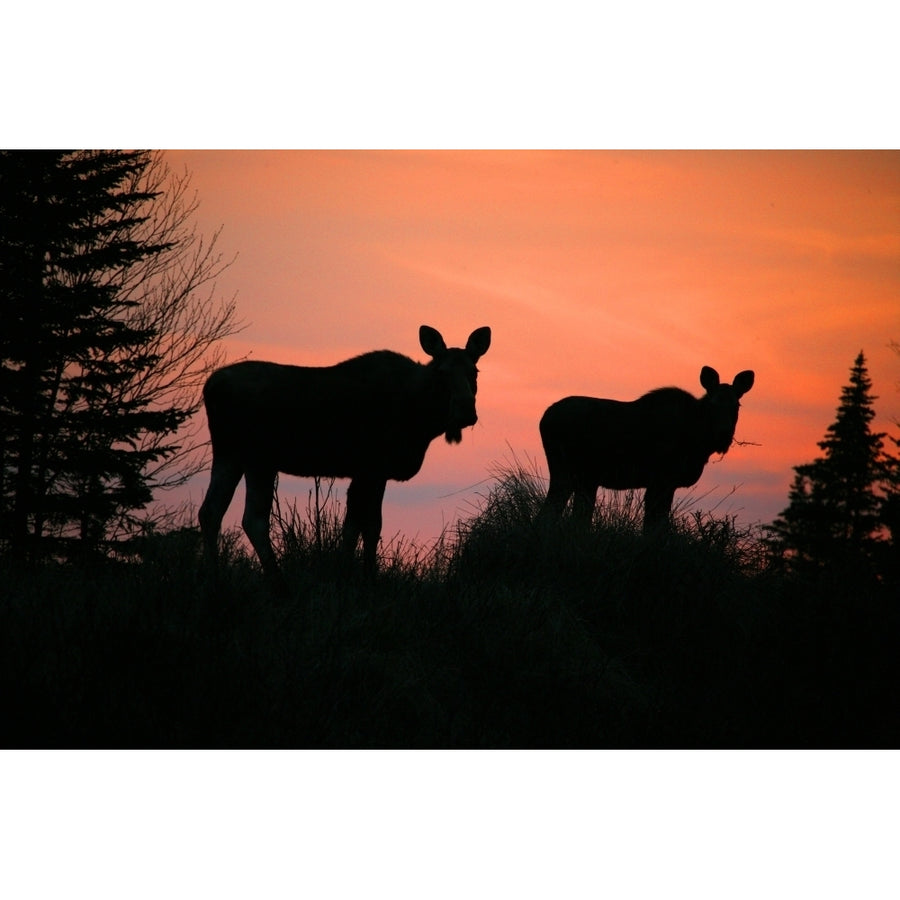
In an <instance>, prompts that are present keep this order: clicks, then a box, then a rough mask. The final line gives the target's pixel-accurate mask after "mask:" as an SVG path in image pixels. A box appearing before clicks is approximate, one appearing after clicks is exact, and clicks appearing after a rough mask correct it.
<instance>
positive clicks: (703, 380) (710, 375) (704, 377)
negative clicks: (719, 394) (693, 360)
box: [700, 366, 719, 394]
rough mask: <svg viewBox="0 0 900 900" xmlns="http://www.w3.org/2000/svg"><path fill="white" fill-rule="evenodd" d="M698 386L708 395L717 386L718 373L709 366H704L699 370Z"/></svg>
mask: <svg viewBox="0 0 900 900" xmlns="http://www.w3.org/2000/svg"><path fill="white" fill-rule="evenodd" d="M700 384H702V385H703V387H705V388H706V393H707V394H709V393H711V392H712V391H714V390H715V389H716V388H717V387H718V386H719V373H718V372H717V371H716V370H715V369H713V368H711V367H710V366H704V367H703V368H702V369H701V370H700Z"/></svg>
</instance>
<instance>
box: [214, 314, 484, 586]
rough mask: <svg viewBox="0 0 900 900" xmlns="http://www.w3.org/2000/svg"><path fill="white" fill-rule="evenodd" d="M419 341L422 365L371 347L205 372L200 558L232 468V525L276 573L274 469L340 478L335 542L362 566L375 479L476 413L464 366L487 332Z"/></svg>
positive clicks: (409, 469) (418, 457)
mask: <svg viewBox="0 0 900 900" xmlns="http://www.w3.org/2000/svg"><path fill="white" fill-rule="evenodd" d="M419 342H420V343H421V345H422V349H423V350H424V351H425V352H426V353H427V354H428V355H429V356H430V357H431V360H430V362H428V363H427V364H422V363H418V362H415V361H414V360H412V359H410V358H409V357H406V356H402V355H401V354H399V353H394V352H393V351H390V350H376V351H373V352H371V353H364V354H363V355H362V356H357V357H355V358H353V359H348V360H346V361H345V362H341V363H338V364H337V365H334V366H325V367H306V366H288V365H278V364H276V363H270V362H254V361H246V362H239V363H234V364H233V365H230V366H225V367H224V368H222V369H218V370H217V371H215V372H213V373H212V375H210V377H209V379H208V380H207V382H206V385H205V387H204V388H203V401H204V404H205V405H206V414H207V418H208V421H209V433H210V438H211V440H212V452H213V461H212V474H211V476H210V483H209V490H208V491H207V493H206V498H205V500H204V501H203V505H202V506H201V507H200V514H199V518H200V529H201V531H202V533H203V539H204V544H205V548H206V553H207V556H208V557H209V558H214V557H215V555H216V552H217V545H218V536H219V529H220V528H221V525H222V518H223V516H224V515H225V511H226V510H227V509H228V505H229V503H230V502H231V498H232V497H233V496H234V491H235V488H236V487H237V484H238V482H239V481H240V480H241V477H242V476H243V477H244V478H245V480H246V488H247V494H246V502H245V506H244V515H243V519H242V521H241V524H242V526H243V528H244V531H245V532H246V533H247V537H248V538H249V539H250V543H251V544H252V545H253V548H254V550H256V554H257V556H258V557H259V560H260V562H261V563H262V566H263V570H264V571H265V572H266V574H267V575H269V576H272V577H274V578H275V579H276V580H277V579H278V578H279V577H280V576H279V573H278V564H277V562H276V559H275V554H274V552H273V550H272V544H271V541H270V539H269V516H270V513H271V509H272V500H273V496H274V486H275V478H276V476H277V474H278V473H279V472H286V473H289V474H291V475H304V476H325V477H333V478H349V479H350V485H349V487H348V489H347V510H346V514H345V518H344V523H343V531H342V540H343V543H344V546H345V548H346V549H347V550H348V551H349V552H353V551H354V550H355V549H356V547H357V544H358V543H359V538H360V536H362V541H363V559H364V564H365V567H366V569H367V570H368V571H369V572H374V570H375V567H376V551H377V546H378V541H379V538H380V537H381V504H382V500H383V498H384V489H385V484H386V482H387V481H388V480H389V479H390V480H395V481H406V480H407V479H409V478H412V477H413V475H415V474H416V473H417V472H418V471H419V469H420V468H421V466H422V461H423V460H424V459H425V451H426V450H427V449H428V445H429V444H430V443H431V442H432V440H434V438H436V437H437V436H438V435H439V434H443V435H445V437H446V439H447V442H448V443H458V442H459V441H461V440H462V429H463V428H465V427H467V426H469V425H474V424H475V423H476V422H477V421H478V416H477V415H476V413H475V392H476V390H477V385H476V379H477V374H478V369H477V368H476V366H475V364H476V363H477V362H478V360H479V358H480V357H481V356H483V355H484V354H485V353H486V352H487V350H488V347H490V344H491V330H490V328H478V329H476V330H475V331H473V332H472V334H471V335H470V336H469V340H468V342H467V344H466V346H465V349H461V348H458V347H452V348H448V347H447V345H446V344H445V343H444V339H443V338H442V337H441V334H440V332H438V331H436V330H435V329H434V328H430V327H429V326H427V325H423V326H422V327H421V328H420V329H419Z"/></svg>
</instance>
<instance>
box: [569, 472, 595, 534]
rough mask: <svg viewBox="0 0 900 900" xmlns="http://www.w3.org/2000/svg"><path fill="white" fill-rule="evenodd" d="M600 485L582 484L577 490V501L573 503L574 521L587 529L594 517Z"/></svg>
mask: <svg viewBox="0 0 900 900" xmlns="http://www.w3.org/2000/svg"><path fill="white" fill-rule="evenodd" d="M598 487H599V485H596V484H589V483H588V482H586V481H585V482H581V483H579V484H578V486H577V487H576V488H575V499H574V500H573V501H572V520H573V521H574V522H578V523H579V524H580V525H582V526H583V527H585V528H587V527H588V526H589V525H590V524H591V519H592V518H593V515H594V506H595V505H596V503H597V488H598Z"/></svg>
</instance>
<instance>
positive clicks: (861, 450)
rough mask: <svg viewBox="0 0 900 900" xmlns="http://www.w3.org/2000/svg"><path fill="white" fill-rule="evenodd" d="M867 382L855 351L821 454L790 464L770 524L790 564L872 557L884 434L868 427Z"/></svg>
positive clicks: (815, 564)
mask: <svg viewBox="0 0 900 900" xmlns="http://www.w3.org/2000/svg"><path fill="white" fill-rule="evenodd" d="M871 390H872V383H871V380H870V379H869V374H868V371H867V369H866V362H865V356H864V354H863V352H862V351H860V353H859V355H858V356H857V357H856V360H855V361H854V363H853V367H852V368H851V370H850V383H849V384H848V385H846V386H845V387H844V388H843V390H842V393H841V400H840V405H839V406H838V410H837V418H836V419H835V421H834V422H833V423H832V424H831V425H829V426H828V429H827V432H826V435H825V437H824V439H823V440H821V441H819V448H820V449H821V450H823V451H824V456H822V457H819V458H817V459H815V460H813V462H811V463H806V464H803V465H800V466H796V467H795V468H794V472H795V476H794V480H793V483H792V485H791V490H790V494H789V498H788V500H789V502H788V506H787V508H786V509H784V510H783V511H782V513H781V515H780V516H779V517H778V518H777V519H776V520H775V521H774V522H773V523H772V525H770V526H768V529H769V533H770V534H771V535H772V538H771V543H772V545H773V547H775V548H776V550H777V552H778V553H779V554H780V555H781V556H782V557H784V558H785V559H786V560H787V561H788V562H789V564H790V565H791V566H792V567H793V568H795V569H800V568H804V567H813V568H823V567H826V566H827V565H828V564H829V563H830V562H835V561H841V562H843V563H851V564H856V563H862V562H864V561H866V560H870V559H871V556H872V552H873V549H874V547H875V544H876V543H877V541H878V538H879V531H880V529H881V525H882V520H881V504H882V501H881V497H880V496H879V486H880V484H881V482H882V480H883V477H884V456H883V439H884V437H885V435H884V434H883V433H878V432H873V431H872V430H871V427H870V426H871V422H872V419H873V418H874V416H875V411H874V409H873V402H874V401H875V400H876V399H877V398H876V397H874V396H873V395H872V393H871Z"/></svg>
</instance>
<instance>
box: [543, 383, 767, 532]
mask: <svg viewBox="0 0 900 900" xmlns="http://www.w3.org/2000/svg"><path fill="white" fill-rule="evenodd" d="M753 377H754V376H753V372H751V371H745V372H740V373H738V374H737V375H736V376H735V378H734V383H733V384H722V383H721V382H720V380H719V373H718V372H716V370H715V369H712V368H710V367H709V366H704V367H703V368H702V370H701V371H700V384H701V385H702V386H703V387H704V388H705V389H706V394H705V395H704V396H703V397H700V398H699V399H698V398H696V397H694V396H693V395H692V394H689V393H688V392H687V391H683V390H681V389H680V388H674V387H664V388H658V389H657V390H655V391H650V392H649V393H647V394H644V396H643V397H639V398H638V399H637V400H633V401H631V402H622V401H619V400H601V399H597V398H594V397H566V398H565V399H563V400H559V401H558V402H557V403H554V404H553V405H552V406H550V407H549V408H548V409H547V411H546V412H545V413H544V415H543V417H542V418H541V423H540V430H541V441H542V442H543V445H544V452H545V453H546V454H547V465H548V468H549V470H550V487H549V490H548V493H547V499H546V500H545V501H544V506H543V508H542V510H541V515H542V516H550V515H552V516H555V517H558V516H560V515H561V514H562V511H563V509H564V507H565V505H566V503H567V502H568V501H569V498H570V497H572V495H573V494H574V500H573V502H572V515H573V518H575V519H578V520H581V521H582V522H585V523H588V522H590V519H591V515H592V513H593V509H594V504H595V502H596V499H597V489H598V488H599V487H605V488H612V489H613V490H625V489H628V488H646V491H645V493H644V530H645V531H648V530H650V529H651V528H652V527H654V526H656V525H658V524H665V523H666V522H667V521H668V517H669V513H670V512H671V509H672V499H673V497H674V496H675V489H676V488H679V487H690V486H691V485H693V484H696V483H697V481H698V480H699V479H700V475H701V474H702V473H703V469H704V467H705V466H706V463H707V462H708V461H709V458H710V456H712V454H713V453H726V452H727V451H728V448H729V447H730V446H731V442H732V441H733V440H734V429H735V427H736V426H737V419H738V409H739V408H740V405H741V404H740V402H739V401H740V398H741V397H742V396H743V395H744V394H746V393H747V391H749V390H750V388H751V387H753Z"/></svg>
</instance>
